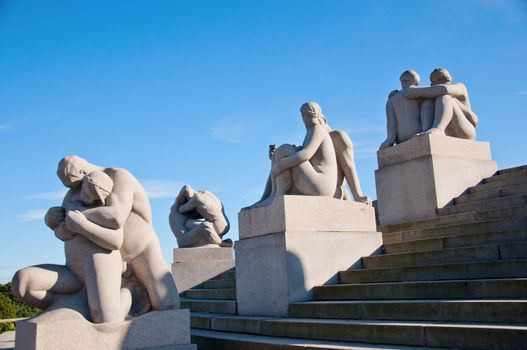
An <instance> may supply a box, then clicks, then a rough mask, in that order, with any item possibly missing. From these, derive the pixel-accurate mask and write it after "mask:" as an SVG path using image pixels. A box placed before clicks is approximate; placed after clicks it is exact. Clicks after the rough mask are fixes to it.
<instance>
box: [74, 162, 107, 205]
mask: <svg viewBox="0 0 527 350" xmlns="http://www.w3.org/2000/svg"><path fill="white" fill-rule="evenodd" d="M112 189H113V180H112V178H111V177H110V176H108V175H106V174H105V173H104V172H103V171H101V170H95V171H92V172H91V173H89V174H88V175H86V176H85V177H84V178H83V179H82V188H81V200H82V202H83V203H84V204H87V205H91V204H101V205H105V204H106V198H108V196H109V195H110V194H111V193H112Z"/></svg>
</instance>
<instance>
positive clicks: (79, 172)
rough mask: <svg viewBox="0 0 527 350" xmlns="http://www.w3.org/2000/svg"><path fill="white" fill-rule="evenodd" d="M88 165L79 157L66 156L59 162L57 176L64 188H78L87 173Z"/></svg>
mask: <svg viewBox="0 0 527 350" xmlns="http://www.w3.org/2000/svg"><path fill="white" fill-rule="evenodd" d="M89 167H90V164H89V163H88V162H87V161H86V160H85V159H83V158H81V157H79V156H67V157H64V158H62V159H61V160H60V162H59V167H58V169H57V176H58V177H59V179H60V181H62V183H63V184H64V186H66V187H69V188H78V187H79V186H80V185H81V183H82V179H83V178H84V176H86V174H87V173H88V169H89Z"/></svg>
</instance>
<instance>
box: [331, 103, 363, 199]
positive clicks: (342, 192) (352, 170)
mask: <svg viewBox="0 0 527 350" xmlns="http://www.w3.org/2000/svg"><path fill="white" fill-rule="evenodd" d="M321 118H322V121H323V125H325V127H326V129H327V130H328V132H329V135H330V136H331V141H332V142H333V148H334V149H335V155H336V157H337V167H338V173H337V189H336V191H335V195H334V197H335V198H337V199H344V200H350V199H351V198H350V196H349V193H348V191H347V190H346V182H347V183H348V186H349V188H350V190H351V194H352V196H353V200H354V201H356V202H363V203H366V204H369V205H371V198H369V197H367V196H365V195H363V194H362V189H361V186H360V181H359V175H358V174H357V168H356V166H355V156H354V152H353V142H352V141H351V138H350V137H349V135H348V134H347V133H346V132H345V131H339V130H333V129H331V127H330V126H329V124H328V122H327V119H326V117H325V116H324V115H323V114H322V113H321Z"/></svg>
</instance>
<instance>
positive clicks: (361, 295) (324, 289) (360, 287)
mask: <svg viewBox="0 0 527 350" xmlns="http://www.w3.org/2000/svg"><path fill="white" fill-rule="evenodd" d="M315 298H316V299H317V300H367V299H378V300H387V299H392V300H393V299H484V298H485V299H527V278H508V279H482V280H450V281H421V282H389V283H356V284H337V285H327V286H319V287H315Z"/></svg>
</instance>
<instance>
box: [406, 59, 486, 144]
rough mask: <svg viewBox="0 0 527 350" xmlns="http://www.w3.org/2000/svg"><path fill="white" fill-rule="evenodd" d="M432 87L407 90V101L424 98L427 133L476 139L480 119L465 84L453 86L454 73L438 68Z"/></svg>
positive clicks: (423, 120) (423, 121)
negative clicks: (473, 109)
mask: <svg viewBox="0 0 527 350" xmlns="http://www.w3.org/2000/svg"><path fill="white" fill-rule="evenodd" d="M430 83H431V85H432V86H429V87H417V86H413V87H410V88H409V89H407V90H406V91H404V95H405V97H406V98H407V99H422V100H423V102H422V106H421V123H422V129H423V132H425V133H428V134H439V135H447V136H452V137H458V138H462V139H468V140H475V139H476V126H477V125H478V117H477V116H476V114H475V113H474V112H473V111H472V109H471V106H470V99H469V97H468V91H467V88H466V86H465V85H464V84H463V83H452V77H451V75H450V73H449V72H448V71H447V70H446V69H444V68H436V69H434V70H433V71H432V73H431V74H430Z"/></svg>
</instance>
